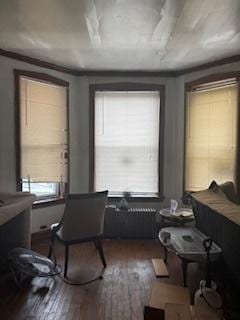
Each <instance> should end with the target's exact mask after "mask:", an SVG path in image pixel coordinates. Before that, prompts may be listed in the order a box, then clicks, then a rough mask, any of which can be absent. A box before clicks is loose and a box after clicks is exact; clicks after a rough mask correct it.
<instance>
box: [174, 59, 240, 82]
mask: <svg viewBox="0 0 240 320" xmlns="http://www.w3.org/2000/svg"><path fill="white" fill-rule="evenodd" d="M239 61H240V54H238V55H234V56H231V57H226V58H222V59H218V60H215V61H212V62H207V63H203V64H200V65H197V66H193V67H189V68H183V69H180V70H175V77H179V76H182V75H185V74H188V73H193V72H197V71H203V70H206V69H210V68H214V67H219V66H223V65H225V64H230V63H234V62H239Z"/></svg>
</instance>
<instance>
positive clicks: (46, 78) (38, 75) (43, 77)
mask: <svg viewBox="0 0 240 320" xmlns="http://www.w3.org/2000/svg"><path fill="white" fill-rule="evenodd" d="M14 73H15V75H16V76H17V77H21V76H22V77H27V78H32V79H35V80H38V81H42V82H48V83H50V84H56V85H58V86H62V87H67V88H68V87H69V82H68V81H65V80H62V79H59V78H57V77H54V76H52V75H50V74H47V73H42V72H34V71H28V70H21V69H14Z"/></svg>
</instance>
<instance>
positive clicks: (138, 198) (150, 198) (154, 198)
mask: <svg viewBox="0 0 240 320" xmlns="http://www.w3.org/2000/svg"><path fill="white" fill-rule="evenodd" d="M122 198H123V195H120V194H119V195H111V194H110V195H109V196H108V199H109V201H110V202H112V201H113V202H118V201H120V200H121V199H122ZM164 198H165V197H164V196H162V195H157V194H151V195H150V194H145V195H144V194H141V195H132V196H131V197H127V202H161V201H163V200H164Z"/></svg>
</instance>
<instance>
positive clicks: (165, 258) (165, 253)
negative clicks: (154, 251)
mask: <svg viewBox="0 0 240 320" xmlns="http://www.w3.org/2000/svg"><path fill="white" fill-rule="evenodd" d="M163 248H164V259H163V261H164V262H165V263H167V258H168V251H167V248H166V247H165V246H164V247H163Z"/></svg>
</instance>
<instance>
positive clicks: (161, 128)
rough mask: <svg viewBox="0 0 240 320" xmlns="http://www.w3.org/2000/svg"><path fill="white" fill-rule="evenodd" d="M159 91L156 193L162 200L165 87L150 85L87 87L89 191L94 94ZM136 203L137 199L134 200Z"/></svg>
mask: <svg viewBox="0 0 240 320" xmlns="http://www.w3.org/2000/svg"><path fill="white" fill-rule="evenodd" d="M126 90H127V91H153V90H155V91H159V92H160V113H159V117H160V119H159V154H158V160H159V167H158V189H159V190H158V192H159V199H163V198H164V197H163V175H164V170H163V168H164V127H165V119H164V113H165V112H164V110H165V86H164V85H160V84H151V83H135V82H119V83H103V84H92V85H90V86H89V105H90V118H89V121H90V122H89V191H90V192H92V191H94V176H95V172H94V168H95V165H94V158H95V154H94V123H95V112H94V109H95V106H94V99H95V92H96V91H126ZM135 199H136V201H137V198H135Z"/></svg>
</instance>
